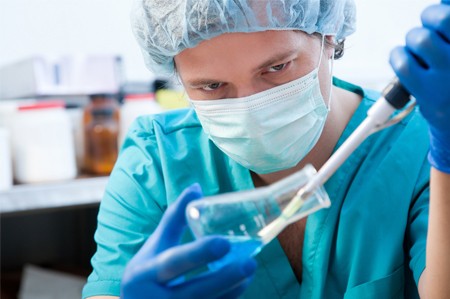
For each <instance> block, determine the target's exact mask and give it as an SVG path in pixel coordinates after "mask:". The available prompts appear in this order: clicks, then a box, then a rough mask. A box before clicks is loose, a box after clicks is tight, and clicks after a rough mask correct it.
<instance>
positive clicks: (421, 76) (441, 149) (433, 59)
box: [390, 4, 450, 173]
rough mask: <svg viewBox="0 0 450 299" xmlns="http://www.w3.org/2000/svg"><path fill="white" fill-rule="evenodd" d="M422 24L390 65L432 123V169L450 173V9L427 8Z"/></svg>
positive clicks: (434, 6) (438, 6) (441, 6)
mask: <svg viewBox="0 0 450 299" xmlns="http://www.w3.org/2000/svg"><path fill="white" fill-rule="evenodd" d="M422 24H423V27H420V28H415V29H413V30H411V31H410V32H409V33H408V34H407V36H406V45H405V46H404V47H397V48H395V49H394V50H393V51H392V52H391V57H390V63H391V65H392V67H393V69H394V71H395V73H396V74H397V76H398V78H399V79H400V82H401V83H402V84H403V86H404V87H405V88H406V89H407V90H408V91H409V92H410V93H411V94H412V95H413V96H414V97H415V98H416V100H417V103H418V104H419V108H420V111H421V112H422V115H423V116H424V117H425V119H426V120H427V121H428V123H429V127H430V153H429V155H428V159H429V161H430V163H431V165H432V166H433V167H435V168H437V169H438V170H440V171H443V172H446V173H450V5H447V4H437V5H432V6H430V7H428V8H426V9H425V10H424V12H423V13H422Z"/></svg>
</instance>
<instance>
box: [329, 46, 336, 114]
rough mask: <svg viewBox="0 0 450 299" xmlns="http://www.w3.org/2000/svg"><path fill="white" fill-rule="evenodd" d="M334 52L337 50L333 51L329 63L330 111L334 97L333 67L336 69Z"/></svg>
mask: <svg viewBox="0 0 450 299" xmlns="http://www.w3.org/2000/svg"><path fill="white" fill-rule="evenodd" d="M334 54H335V51H333V54H332V55H331V62H330V64H329V68H330V69H329V74H330V90H329V93H328V94H329V96H328V112H330V111H331V100H332V99H333V96H332V95H333V69H334Z"/></svg>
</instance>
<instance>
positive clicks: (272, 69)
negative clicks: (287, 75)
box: [267, 63, 288, 73]
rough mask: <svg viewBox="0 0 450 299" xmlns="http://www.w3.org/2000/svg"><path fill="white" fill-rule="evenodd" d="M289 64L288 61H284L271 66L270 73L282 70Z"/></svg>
mask: <svg viewBox="0 0 450 299" xmlns="http://www.w3.org/2000/svg"><path fill="white" fill-rule="evenodd" d="M287 65H288V63H282V64H277V65H274V66H271V67H269V69H268V70H267V72H268V73H276V72H279V71H282V70H284V69H285V68H286V66H287Z"/></svg>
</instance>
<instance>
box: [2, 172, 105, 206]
mask: <svg viewBox="0 0 450 299" xmlns="http://www.w3.org/2000/svg"><path fill="white" fill-rule="evenodd" d="M107 182H108V177H95V178H81V179H76V180H73V181H67V182H61V183H48V184H30V185H16V186H14V187H13V188H12V189H11V190H8V191H3V192H0V214H9V213H20V212H28V211H35V210H46V209H58V208H68V207H74V206H84V205H90V204H97V203H99V202H100V200H101V198H102V197H103V193H104V191H105V187H106V184H107Z"/></svg>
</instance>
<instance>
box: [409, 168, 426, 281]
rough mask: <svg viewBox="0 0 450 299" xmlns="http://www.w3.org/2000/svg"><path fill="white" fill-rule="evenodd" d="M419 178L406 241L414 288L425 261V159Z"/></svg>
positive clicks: (423, 268)
mask: <svg viewBox="0 0 450 299" xmlns="http://www.w3.org/2000/svg"><path fill="white" fill-rule="evenodd" d="M420 174H421V176H420V177H419V179H418V181H417V184H416V190H415V195H416V196H415V200H414V201H413V203H412V205H411V207H410V212H409V221H408V222H409V229H408V230H407V236H406V237H407V240H408V241H409V242H408V243H409V257H410V262H409V267H410V269H411V271H412V272H413V275H414V280H415V282H416V286H418V285H419V279H420V276H421V275H422V272H423V270H425V266H426V265H425V261H426V243H427V231H428V210H429V199H430V190H429V179H430V165H429V163H428V161H427V160H426V159H425V160H424V163H423V166H422V171H420Z"/></svg>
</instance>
